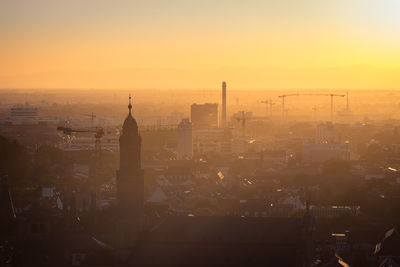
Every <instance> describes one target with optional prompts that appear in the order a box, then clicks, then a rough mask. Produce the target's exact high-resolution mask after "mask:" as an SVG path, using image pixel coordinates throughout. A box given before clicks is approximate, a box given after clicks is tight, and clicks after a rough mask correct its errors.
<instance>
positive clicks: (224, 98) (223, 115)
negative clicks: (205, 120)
mask: <svg viewBox="0 0 400 267" xmlns="http://www.w3.org/2000/svg"><path fill="white" fill-rule="evenodd" d="M221 126H222V127H226V82H222V120H221Z"/></svg>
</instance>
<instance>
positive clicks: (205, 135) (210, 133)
mask: <svg viewBox="0 0 400 267" xmlns="http://www.w3.org/2000/svg"><path fill="white" fill-rule="evenodd" d="M193 145H194V150H195V153H197V154H203V153H208V152H218V153H222V154H231V153H232V129H230V128H211V129H197V130H195V131H194V132H193Z"/></svg>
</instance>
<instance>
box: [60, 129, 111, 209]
mask: <svg viewBox="0 0 400 267" xmlns="http://www.w3.org/2000/svg"><path fill="white" fill-rule="evenodd" d="M57 131H61V132H63V134H65V135H68V136H70V135H72V134H73V133H94V138H95V145H94V150H95V152H94V169H93V176H92V177H93V180H92V182H93V184H92V187H93V188H92V203H91V206H92V208H91V210H92V212H95V210H96V206H97V179H96V177H97V171H98V167H99V164H100V157H101V138H103V136H104V130H103V128H101V127H96V128H95V129H72V128H70V127H62V126H59V127H57Z"/></svg>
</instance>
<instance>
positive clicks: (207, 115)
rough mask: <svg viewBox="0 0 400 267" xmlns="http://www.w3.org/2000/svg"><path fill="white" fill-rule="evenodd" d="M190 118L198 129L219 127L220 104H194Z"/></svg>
mask: <svg viewBox="0 0 400 267" xmlns="http://www.w3.org/2000/svg"><path fill="white" fill-rule="evenodd" d="M190 118H191V121H192V123H193V127H194V128H196V129H204V128H217V127H218V104H217V103H205V104H196V103H194V104H192V105H191V107H190Z"/></svg>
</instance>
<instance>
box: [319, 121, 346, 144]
mask: <svg viewBox="0 0 400 267" xmlns="http://www.w3.org/2000/svg"><path fill="white" fill-rule="evenodd" d="M339 139H340V138H339V134H338V132H337V130H336V129H335V127H334V126H333V124H332V122H327V123H323V124H319V125H317V129H316V133H315V143H317V144H335V143H338V142H339V141H340V140H339Z"/></svg>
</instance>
